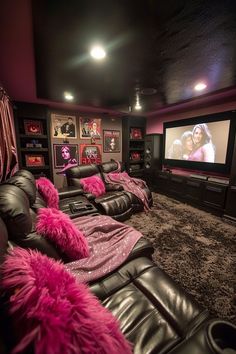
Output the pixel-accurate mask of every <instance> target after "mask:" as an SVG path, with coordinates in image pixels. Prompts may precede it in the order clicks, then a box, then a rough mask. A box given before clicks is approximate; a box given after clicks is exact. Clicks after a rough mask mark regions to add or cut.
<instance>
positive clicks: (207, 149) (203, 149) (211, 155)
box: [188, 123, 215, 162]
mask: <svg viewBox="0 0 236 354" xmlns="http://www.w3.org/2000/svg"><path fill="white" fill-rule="evenodd" d="M211 139H212V137H211V133H210V130H209V128H208V126H207V124H205V123H202V124H197V125H195V126H194V128H193V151H192V152H191V154H190V155H189V157H188V160H190V161H200V162H214V161H215V148H214V145H213V143H212V140H211Z"/></svg>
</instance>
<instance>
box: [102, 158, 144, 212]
mask: <svg viewBox="0 0 236 354" xmlns="http://www.w3.org/2000/svg"><path fill="white" fill-rule="evenodd" d="M117 164H118V168H117V170H116V171H114V172H110V173H106V174H105V181H106V182H107V183H111V184H120V185H122V186H123V188H124V190H125V191H127V192H130V193H133V194H134V195H136V197H137V198H138V199H139V200H141V201H142V203H143V205H144V210H145V211H148V210H149V209H150V208H149V205H148V196H147V193H146V191H145V189H144V188H148V187H147V185H146V182H144V181H143V180H142V179H139V178H134V177H130V176H129V175H128V173H126V172H120V163H119V162H117Z"/></svg>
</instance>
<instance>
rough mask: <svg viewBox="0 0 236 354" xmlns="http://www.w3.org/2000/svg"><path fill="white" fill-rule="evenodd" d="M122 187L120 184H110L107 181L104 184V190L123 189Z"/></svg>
mask: <svg viewBox="0 0 236 354" xmlns="http://www.w3.org/2000/svg"><path fill="white" fill-rule="evenodd" d="M123 190H124V188H123V186H122V185H120V184H118V183H117V184H111V183H107V184H106V191H107V192H112V191H123Z"/></svg>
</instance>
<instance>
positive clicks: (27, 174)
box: [14, 170, 35, 184]
mask: <svg viewBox="0 0 236 354" xmlns="http://www.w3.org/2000/svg"><path fill="white" fill-rule="evenodd" d="M14 176H23V177H25V178H27V179H29V180H30V181H31V182H32V183H33V184H34V183H35V178H34V175H33V174H32V173H31V172H30V171H28V170H19V171H17V172H16V173H15V174H14Z"/></svg>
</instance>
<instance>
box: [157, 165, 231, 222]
mask: <svg viewBox="0 0 236 354" xmlns="http://www.w3.org/2000/svg"><path fill="white" fill-rule="evenodd" d="M210 179H211V178H210V177H209V180H208V179H207V176H206V178H205V179H204V176H202V178H201V176H199V177H191V176H190V175H187V176H186V175H181V174H175V173H170V172H165V171H155V176H154V180H155V183H154V184H153V185H154V190H155V191H156V192H160V193H163V194H166V195H169V196H171V197H175V198H178V199H180V200H181V201H184V202H187V203H190V204H193V205H194V206H197V207H201V208H204V209H206V210H207V211H210V212H213V213H216V214H218V215H223V214H224V211H225V206H226V198H227V192H228V189H229V186H228V184H227V180H225V179H224V180H223V179H222V182H220V181H219V182H213V181H211V180H210Z"/></svg>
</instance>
